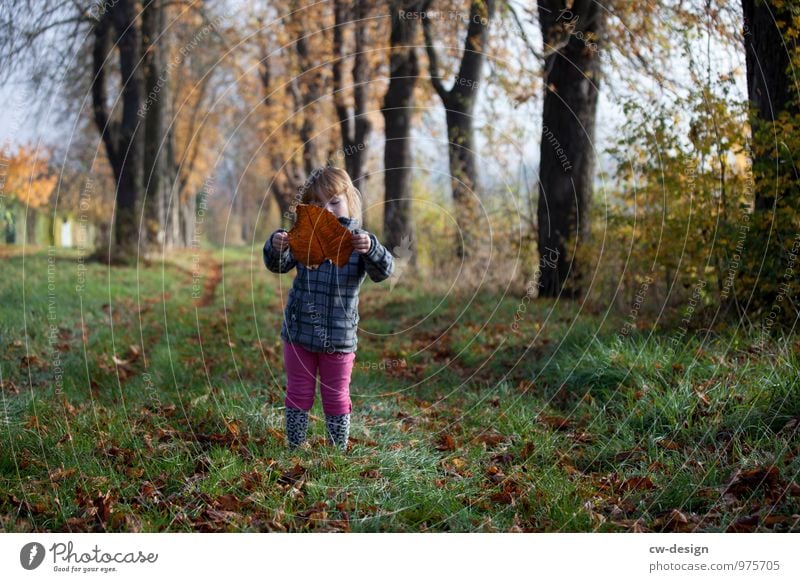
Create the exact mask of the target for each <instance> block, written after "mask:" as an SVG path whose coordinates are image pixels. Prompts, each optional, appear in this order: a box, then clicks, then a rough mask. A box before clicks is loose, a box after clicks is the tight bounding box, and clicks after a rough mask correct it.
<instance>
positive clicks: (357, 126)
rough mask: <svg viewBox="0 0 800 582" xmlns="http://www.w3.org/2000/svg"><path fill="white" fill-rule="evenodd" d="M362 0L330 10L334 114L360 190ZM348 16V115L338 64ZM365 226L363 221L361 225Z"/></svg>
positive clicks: (363, 148) (365, 130)
mask: <svg viewBox="0 0 800 582" xmlns="http://www.w3.org/2000/svg"><path fill="white" fill-rule="evenodd" d="M365 5H366V1H365V0H356V2H354V3H353V7H352V9H351V10H349V9H348V8H347V6H348V5H347V3H345V2H344V1H343V0H335V5H334V13H335V19H336V25H335V27H334V29H333V53H334V55H335V60H334V61H333V99H334V103H335V106H336V114H337V116H338V118H339V127H340V130H341V135H342V152H343V154H344V155H343V157H344V162H345V169H346V170H347V173H348V174H349V175H350V177H351V179H352V180H353V185H354V186H355V187H356V188H357V189H358V191H359V192H361V193H362V195H363V193H364V191H363V187H364V176H363V167H364V161H365V160H366V158H367V144H366V140H367V135H368V134H369V131H370V129H371V127H370V123H369V119H368V118H367V83H368V82H369V79H368V78H367V72H368V71H367V57H366V54H365V52H364V49H365V46H366V24H365V23H364V18H365V17H366V16H367V10H366V6H365ZM350 17H352V19H353V21H354V24H353V29H354V30H353V36H354V43H355V47H354V51H353V52H354V55H353V105H354V107H353V114H352V116H351V115H350V112H349V110H348V107H347V105H346V104H345V99H344V94H343V77H344V75H343V72H342V64H343V61H344V59H345V54H346V50H345V46H344V38H343V36H344V35H343V33H344V30H343V28H344V26H345V23H346V22H347V20H348V18H350ZM362 226H364V228H366V225H362Z"/></svg>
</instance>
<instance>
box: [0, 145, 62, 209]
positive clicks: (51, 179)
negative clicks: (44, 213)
mask: <svg viewBox="0 0 800 582" xmlns="http://www.w3.org/2000/svg"><path fill="white" fill-rule="evenodd" d="M3 157H5V158H6V160H7V161H8V165H7V167H6V171H5V172H0V192H2V193H3V194H5V195H6V196H9V197H11V198H16V199H17V200H19V201H20V202H21V203H22V204H24V205H25V206H29V207H31V208H41V207H43V206H46V205H47V204H48V202H49V201H50V194H51V193H52V192H53V188H54V187H55V185H56V181H57V177H56V175H55V174H54V173H53V172H51V170H50V154H49V153H47V152H44V153H43V152H41V151H38V152H37V151H36V150H35V149H34V148H33V147H25V146H20V148H19V151H18V152H17V153H16V154H14V155H11V156H3Z"/></svg>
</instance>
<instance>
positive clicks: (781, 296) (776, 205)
mask: <svg viewBox="0 0 800 582" xmlns="http://www.w3.org/2000/svg"><path fill="white" fill-rule="evenodd" d="M792 12H793V8H792V3H791V2H790V3H785V2H776V1H772V0H767V1H764V0H742V15H743V17H744V27H743V28H744V30H743V33H744V34H743V37H744V49H745V60H746V65H747V93H748V97H749V100H750V104H751V115H750V126H751V130H752V131H751V134H752V140H751V144H750V145H751V148H750V149H751V151H750V154H751V157H752V175H753V180H754V185H755V187H754V196H753V203H754V209H753V214H752V216H751V217H749V228H748V240H747V246H746V247H745V251H744V254H743V260H742V268H741V270H740V272H739V273H738V276H737V279H738V282H739V285H738V289H737V291H736V293H735V296H734V295H732V296H731V300H735V301H736V305H737V309H738V312H739V315H740V316H747V317H749V316H753V315H755V314H756V313H758V312H759V311H763V313H766V312H769V314H770V315H769V316H768V317H766V318H763V319H762V330H761V332H762V333H763V334H768V333H769V330H770V329H771V327H772V325H773V323H774V322H776V321H778V322H780V324H782V325H786V326H789V325H793V324H792V322H795V323H796V321H797V316H798V309H797V305H798V304H800V279H798V277H797V275H796V270H797V268H796V267H792V265H794V263H795V261H796V247H795V244H798V243H800V235H798V224H800V220H798V213H799V212H800V211H799V210H798V208H800V195H798V192H800V171H798V164H797V160H798V157H799V156H800V151H799V150H800V141H798V137H797V128H798V126H800V106H798V100H797V97H798V91H797V88H796V81H795V80H794V76H793V73H792V72H791V71H790V69H789V68H790V67H791V59H792V58H796V56H797V54H798V40H797V36H796V32H797V26H796V25H795V24H794V23H793V16H792ZM759 345H761V344H759Z"/></svg>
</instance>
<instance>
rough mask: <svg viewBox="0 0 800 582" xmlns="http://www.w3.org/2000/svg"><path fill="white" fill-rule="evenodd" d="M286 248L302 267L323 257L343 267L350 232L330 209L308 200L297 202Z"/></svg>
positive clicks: (349, 248)
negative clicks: (295, 216) (290, 250)
mask: <svg viewBox="0 0 800 582" xmlns="http://www.w3.org/2000/svg"><path fill="white" fill-rule="evenodd" d="M289 248H290V249H292V255H293V256H294V258H295V259H297V260H298V261H299V262H301V263H302V264H304V265H305V266H306V267H309V268H315V267H318V266H319V265H321V264H322V263H324V262H325V259H330V260H331V262H333V264H335V265H336V266H337V267H343V266H345V265H346V264H347V261H348V260H349V259H350V255H352V254H353V233H352V232H350V231H349V230H348V229H347V227H345V226H344V225H343V224H342V223H340V222H339V220H338V219H337V218H336V216H334V214H333V213H332V212H330V211H328V210H325V209H324V208H320V207H319V206H314V205H312V204H298V205H297V222H295V225H294V228H292V230H290V231H289Z"/></svg>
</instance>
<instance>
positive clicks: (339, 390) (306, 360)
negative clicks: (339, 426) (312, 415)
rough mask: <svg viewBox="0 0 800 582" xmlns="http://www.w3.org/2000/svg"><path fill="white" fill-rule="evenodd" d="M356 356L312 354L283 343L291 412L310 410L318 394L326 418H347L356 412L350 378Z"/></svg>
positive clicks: (337, 353)
mask: <svg viewBox="0 0 800 582" xmlns="http://www.w3.org/2000/svg"><path fill="white" fill-rule="evenodd" d="M355 359H356V354H355V352H350V353H347V352H333V353H328V352H321V353H319V352H311V351H309V350H307V349H305V348H304V347H303V346H301V345H299V344H292V343H288V342H283V362H284V366H285V367H286V380H287V386H286V401H285V404H286V406H287V407H289V408H300V409H302V410H311V407H312V406H313V405H314V395H315V393H316V391H317V370H318V369H319V391H320V393H321V394H322V409H323V410H324V412H325V414H347V413H349V412H351V411H352V410H353V403H352V401H351V400H350V375H351V373H352V372H353V362H355Z"/></svg>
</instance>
